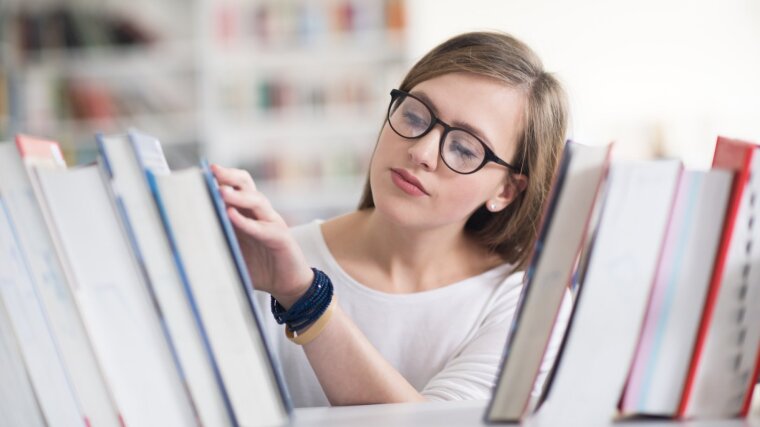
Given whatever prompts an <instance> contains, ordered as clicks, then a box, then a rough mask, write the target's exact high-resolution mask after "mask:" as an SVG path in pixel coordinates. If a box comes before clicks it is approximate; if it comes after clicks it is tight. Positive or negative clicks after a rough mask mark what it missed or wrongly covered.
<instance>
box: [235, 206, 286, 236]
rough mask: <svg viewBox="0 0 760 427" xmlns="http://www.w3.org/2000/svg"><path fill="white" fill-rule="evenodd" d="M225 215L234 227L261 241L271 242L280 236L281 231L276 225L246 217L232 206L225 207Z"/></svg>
mask: <svg viewBox="0 0 760 427" xmlns="http://www.w3.org/2000/svg"><path fill="white" fill-rule="evenodd" d="M227 215H228V216H229V218H230V222H232V225H234V226H235V228H237V229H238V230H240V231H242V232H243V233H245V234H247V235H249V236H251V237H253V238H254V239H256V240H258V241H260V242H262V243H269V244H271V243H272V242H276V241H278V240H279V239H280V238H281V232H280V230H279V229H278V228H277V227H275V226H273V225H272V224H267V223H265V222H261V221H257V220H255V219H252V218H248V217H247V216H245V215H243V214H242V213H240V211H238V210H237V209H235V208H233V207H229V208H227Z"/></svg>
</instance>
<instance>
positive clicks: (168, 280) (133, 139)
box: [98, 131, 234, 427]
mask: <svg viewBox="0 0 760 427" xmlns="http://www.w3.org/2000/svg"><path fill="white" fill-rule="evenodd" d="M98 148H99V152H100V155H101V157H102V164H103V165H104V166H105V170H106V172H107V176H108V178H109V180H110V183H111V187H112V188H113V194H114V196H115V197H116V198H118V200H120V203H121V204H122V205H123V207H124V209H123V210H122V211H121V212H122V213H123V218H122V219H123V221H124V223H125V226H126V228H127V229H128V230H130V231H131V234H132V239H130V240H131V243H132V244H133V246H134V247H133V250H134V251H135V253H136V254H137V255H138V260H139V262H140V264H141V265H142V268H143V269H144V270H145V274H146V276H147V278H148V281H149V284H150V289H151V290H152V293H153V295H154V297H155V300H156V303H157V306H158V308H159V313H160V314H161V317H162V319H163V321H164V323H165V325H166V329H167V332H168V333H167V335H168V337H167V339H168V340H169V342H170V343H171V344H172V347H173V348H174V351H175V353H176V357H177V361H178V362H179V368H180V369H181V371H182V372H183V378H184V380H185V382H186V384H187V388H188V389H189V391H190V395H191V396H192V399H193V403H194V405H195V408H196V411H197V413H198V417H199V419H200V421H201V424H203V425H204V426H206V427H214V426H227V425H232V424H233V423H232V421H233V419H234V415H233V414H232V413H231V410H230V409H231V407H230V405H229V401H228V398H227V395H226V392H225V389H224V383H223V382H222V381H221V377H220V376H219V374H218V367H217V366H216V361H215V359H214V356H213V353H212V352H211V351H210V347H209V345H208V337H207V336H206V334H205V330H204V327H203V324H202V322H200V318H199V317H198V316H197V311H196V304H195V300H194V298H193V295H192V293H191V292H190V289H189V288H186V287H185V286H184V284H183V282H182V279H181V277H180V274H179V271H178V269H177V267H176V265H175V262H174V254H173V252H172V248H171V245H170V243H169V239H168V236H167V234H166V233H165V232H164V226H163V223H162V222H161V216H160V212H159V210H158V208H157V206H156V203H155V202H154V200H153V195H152V194H151V190H150V186H149V185H148V181H147V177H146V170H150V171H151V172H152V173H154V174H156V175H161V174H169V173H170V170H169V166H168V164H167V163H166V159H165V157H164V154H163V150H162V148H161V144H160V143H159V141H158V140H157V139H155V138H153V137H150V136H148V135H144V134H141V133H138V132H136V131H130V132H129V134H122V135H107V136H103V135H100V136H98Z"/></svg>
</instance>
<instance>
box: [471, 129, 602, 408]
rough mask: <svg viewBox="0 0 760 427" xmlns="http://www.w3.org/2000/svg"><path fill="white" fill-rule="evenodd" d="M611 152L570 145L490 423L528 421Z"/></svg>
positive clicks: (549, 204) (506, 354) (545, 220)
mask: <svg viewBox="0 0 760 427" xmlns="http://www.w3.org/2000/svg"><path fill="white" fill-rule="evenodd" d="M611 147H612V146H611V145H607V146H602V147H591V146H584V145H581V144H577V143H575V142H572V141H568V142H567V144H566V145H565V148H564V152H563V154H562V159H561V161H560V164H559V167H558V171H557V173H556V177H555V180H554V183H553V186H552V190H551V193H550V195H549V198H548V201H547V206H546V209H545V212H544V214H543V218H542V225H541V229H540V231H539V236H538V239H537V242H536V245H535V248H534V251H533V256H532V259H531V262H530V265H529V267H528V271H527V272H526V275H525V285H524V288H523V290H522V294H521V296H520V301H519V302H518V307H517V311H516V313H515V318H514V320H513V322H512V326H511V330H510V331H509V338H508V340H507V344H506V347H505V351H504V360H503V362H502V367H501V372H500V374H499V379H498V380H497V383H496V387H495V390H494V394H493V397H492V399H491V402H490V403H489V406H488V409H487V411H486V419H487V420H488V421H489V422H512V421H518V420H521V419H522V418H524V417H525V416H526V415H527V412H528V407H529V404H530V401H531V393H532V391H533V390H534V389H535V387H536V379H537V377H538V373H539V369H540V365H541V362H542V360H543V358H544V354H545V351H546V347H547V345H548V343H549V339H550V336H551V334H552V331H553V326H554V323H555V320H556V318H557V313H558V312H559V308H560V305H561V303H562V299H563V297H564V295H565V293H566V290H567V289H568V287H569V286H570V282H571V279H572V275H573V271H574V268H575V266H576V260H577V258H578V254H579V252H580V249H581V247H582V246H583V241H584V238H585V237H586V236H587V234H588V233H587V226H588V225H589V219H590V217H591V214H592V211H593V207H594V204H595V203H596V201H597V198H598V194H599V191H600V188H601V187H602V183H603V181H604V179H605V176H606V173H607V169H608V166H609V162H610V151H611Z"/></svg>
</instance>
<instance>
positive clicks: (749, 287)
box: [677, 137, 760, 418]
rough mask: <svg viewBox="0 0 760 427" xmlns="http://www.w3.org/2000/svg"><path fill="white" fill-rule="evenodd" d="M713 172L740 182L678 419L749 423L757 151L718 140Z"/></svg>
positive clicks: (759, 285)
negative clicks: (742, 420)
mask: <svg viewBox="0 0 760 427" xmlns="http://www.w3.org/2000/svg"><path fill="white" fill-rule="evenodd" d="M713 168H721V169H728V170H731V171H734V173H735V176H734V182H733V184H732V187H731V195H730V199H729V204H728V209H727V211H726V217H725V222H724V226H723V233H722V237H721V242H720V245H719V248H718V254H717V256H716V259H715V266H714V269H713V273H712V276H711V279H710V285H709V289H708V292H707V297H706V299H705V304H704V310H703V314H702V319H701V322H700V325H699V331H698V333H697V340H696V344H695V346H694V351H693V355H692V360H691V363H690V366H689V369H688V372H687V377H686V382H685V385H684V390H683V394H682V397H681V402H680V404H679V408H678V412H677V416H678V417H679V418H729V417H736V416H744V415H746V411H747V408H748V404H747V401H748V399H749V396H750V395H751V391H752V389H753V388H754V384H755V381H756V377H757V370H758V368H757V361H756V359H757V352H758V341H759V340H760V324H757V323H760V322H753V321H752V319H753V317H756V316H757V311H756V310H757V307H756V306H754V307H753V306H752V303H750V301H752V299H753V298H755V297H754V295H756V294H757V293H758V292H760V280H759V279H760V257H759V256H758V255H757V254H758V253H759V252H758V245H760V238H758V231H759V230H760V227H758V225H754V227H753V224H754V223H755V222H756V219H760V154H758V146H756V145H755V144H752V143H750V142H746V141H740V140H734V139H728V138H724V137H718V142H717V145H716V147H715V156H714V158H713ZM753 175H755V177H754V178H753ZM756 199H758V200H756ZM753 239H755V240H758V242H757V244H755V245H753V244H752V243H753ZM753 246H754V249H753Z"/></svg>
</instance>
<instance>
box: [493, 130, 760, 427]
mask: <svg viewBox="0 0 760 427" xmlns="http://www.w3.org/2000/svg"><path fill="white" fill-rule="evenodd" d="M758 150H760V147H758V146H757V145H755V144H752V143H748V142H743V141H738V140H730V139H728V138H723V137H719V138H718V143H717V145H716V150H715V155H714V163H713V169H712V170H710V171H695V170H684V169H683V167H682V165H681V163H680V161H678V160H670V161H648V162H638V163H628V164H625V163H622V162H613V164H612V165H611V167H610V175H609V178H608V182H607V184H606V185H605V188H604V190H603V196H602V200H601V201H600V202H599V203H600V204H601V205H602V206H603V207H602V209H601V211H600V218H599V220H598V224H596V225H591V227H593V228H595V229H594V230H593V231H592V232H590V233H586V235H590V236H591V237H590V239H591V240H590V244H589V245H588V247H587V248H586V249H584V250H585V251H587V253H586V254H583V255H582V256H581V257H580V262H578V263H576V264H573V265H572V269H573V270H574V271H575V273H573V274H572V275H571V274H570V273H568V274H565V273H564V270H562V271H563V272H562V273H557V274H555V275H553V276H551V277H552V278H553V279H554V282H553V283H554V285H555V286H556V287H557V288H559V289H561V288H563V287H566V286H569V285H570V282H571V276H573V277H576V278H577V282H578V291H577V298H576V300H575V304H574V308H573V314H572V317H571V319H570V322H569V325H568V327H567V330H566V332H565V335H564V339H563V343H562V347H561V350H560V352H559V355H558V357H557V361H556V363H555V364H554V366H553V369H552V373H551V375H550V377H549V380H548V381H547V382H546V383H545V384H544V385H543V387H544V389H543V395H542V397H541V399H540V400H539V401H538V404H537V405H535V407H534V406H533V405H531V404H530V401H529V392H530V390H531V387H535V386H536V385H535V383H534V381H536V380H535V378H536V377H535V372H536V371H535V369H533V368H534V367H535V366H538V364H539V363H541V361H542V360H543V358H544V357H545V353H544V352H545V351H546V347H545V343H546V338H547V337H548V333H549V331H550V330H551V328H550V327H551V322H545V323H542V324H539V323H537V322H536V321H533V320H530V319H538V318H542V317H545V318H546V319H548V320H552V319H553V318H554V317H553V316H554V314H555V313H556V304H555V303H554V302H555V301H556V297H555V298H554V299H550V298H549V297H545V298H542V299H541V301H542V303H543V304H542V305H537V304H530V302H531V301H532V298H533V297H534V294H535V292H537V291H536V289H539V290H540V291H541V294H545V295H548V292H550V287H549V286H548V285H546V284H545V285H544V286H542V287H539V288H536V278H537V277H539V273H538V272H539V271H540V268H538V267H536V266H537V265H538V266H539V267H540V265H541V262H544V261H545V259H544V257H545V256H546V255H545V254H547V253H555V252H556V251H558V250H560V248H563V247H567V245H568V243H567V241H564V242H563V241H562V240H552V239H547V238H546V230H549V233H551V232H552V231H551V230H552V228H553V227H559V228H557V229H556V230H562V229H563V227H562V226H561V225H562V224H565V223H566V222H567V219H566V220H564V221H563V220H562V219H561V216H559V215H558V211H557V209H558V208H557V206H559V205H555V202H556V200H557V199H558V198H559V197H561V194H562V193H563V192H565V191H566V189H565V188H564V186H565V184H563V177H565V178H564V179H567V178H566V176H567V165H568V163H569V162H570V161H571V160H572V152H569V151H568V150H566V151H565V153H564V156H563V160H562V162H561V164H560V167H559V169H558V172H557V175H558V177H557V178H556V179H555V183H554V186H553V189H552V196H551V199H550V202H549V203H548V205H547V206H546V208H545V209H546V211H545V213H544V220H543V221H544V223H543V224H542V228H541V234H540V236H539V239H538V242H537V244H536V250H535V252H534V258H533V260H532V261H531V268H529V271H528V274H527V275H526V286H525V288H524V290H523V295H522V296H521V300H520V304H519V306H518V307H519V308H518V314H517V315H516V316H515V320H514V322H513V325H512V328H511V332H510V336H509V340H508V342H507V347H506V350H505V361H504V368H503V370H502V372H501V375H500V378H499V380H498V381H497V385H496V387H495V389H494V395H493V398H492V402H491V404H490V405H489V408H488V410H487V412H486V415H485V416H486V419H487V420H489V421H495V422H505V421H506V422H511V421H516V420H522V419H526V418H536V419H537V421H539V422H540V420H542V419H547V420H551V419H554V420H556V419H567V420H575V421H578V422H583V423H584V424H593V423H595V422H601V421H602V420H603V421H605V422H611V421H612V420H613V419H616V418H619V417H621V416H622V417H636V416H641V415H644V416H659V417H664V418H670V419H681V418H685V419H695V418H696V419H704V418H708V419H709V418H712V419H726V418H736V417H745V416H747V415H748V413H749V410H750V404H751V402H752V396H753V392H755V391H756V389H757V386H756V384H757V382H758V381H759V380H760V378H759V377H760V326H758V325H760V317H759V316H760V280H758V279H757V278H756V275H757V274H760V255H759V253H758V252H757V250H756V245H755V244H754V243H755V242H756V241H757V238H758V237H760V236H758V235H757V230H758V228H757V225H756V224H755V219H756V218H757V213H758V212H756V210H757V209H758V206H759V205H758V202H757V200H756V193H757V189H758V187H757V185H756V184H757V182H756V180H754V179H753V178H752V176H754V175H756V174H757V172H758V170H760V160H758V157H757V153H758ZM568 157H569V159H568ZM571 182H572V181H571ZM581 212H582V214H581V215H578V214H577V213H574V215H575V216H577V217H580V218H581V219H585V218H587V214H588V212H590V211H588V210H581ZM573 236H575V235H573ZM569 241H573V242H574V241H575V240H574V239H572V238H569ZM573 259H574V260H575V259H576V258H573ZM561 265H566V264H556V265H555V267H556V268H559V267H560V266H561ZM534 269H535V270H534ZM531 279H533V280H531ZM546 301H549V302H550V303H549V304H547V303H546ZM526 319H527V320H526ZM520 334H525V336H528V335H529V336H530V337H531V338H532V339H533V340H534V346H535V347H534V348H535V351H533V352H528V351H526V350H525V349H527V348H528V345H526V344H525V343H526V342H528V340H526V339H524V338H523V339H522V340H520V339H519V337H520ZM515 357H517V359H515ZM518 362H520V363H518ZM510 365H512V366H513V368H512V369H511V370H510ZM526 367H530V369H527V368H526ZM521 369H522V370H524V371H525V372H527V375H525V374H524V373H523V372H519V371H520V370H521ZM521 374H522V375H521ZM755 394H756V393H755ZM756 399H757V397H756Z"/></svg>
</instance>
